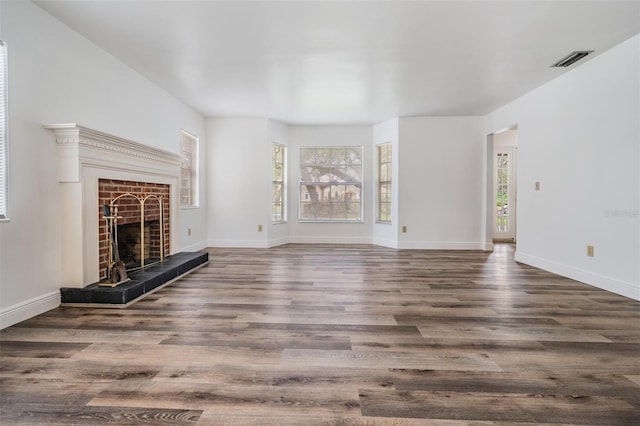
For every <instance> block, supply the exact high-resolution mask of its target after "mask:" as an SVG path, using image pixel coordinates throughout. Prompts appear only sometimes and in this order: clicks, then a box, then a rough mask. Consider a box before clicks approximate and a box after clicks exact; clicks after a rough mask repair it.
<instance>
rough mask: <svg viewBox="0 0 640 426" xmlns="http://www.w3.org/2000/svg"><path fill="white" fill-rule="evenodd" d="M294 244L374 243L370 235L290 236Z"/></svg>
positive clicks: (290, 240)
mask: <svg viewBox="0 0 640 426" xmlns="http://www.w3.org/2000/svg"><path fill="white" fill-rule="evenodd" d="M289 242H290V243H292V244H373V242H372V240H371V238H370V237H343V236H329V237H316V236H300V237H289Z"/></svg>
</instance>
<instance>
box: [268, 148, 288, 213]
mask: <svg viewBox="0 0 640 426" xmlns="http://www.w3.org/2000/svg"><path fill="white" fill-rule="evenodd" d="M286 160H287V147H286V146H284V145H280V144H277V143H274V144H273V152H272V157H271V161H272V171H271V179H272V183H271V221H272V222H274V223H280V222H285V221H286V220H287V213H286V212H287V209H286V185H285V183H286V179H287V177H286V175H287V173H286Z"/></svg>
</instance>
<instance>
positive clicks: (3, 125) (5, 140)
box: [0, 40, 10, 222]
mask: <svg viewBox="0 0 640 426" xmlns="http://www.w3.org/2000/svg"><path fill="white" fill-rule="evenodd" d="M8 61H9V55H8V49H7V42H6V41H4V40H0V222H8V221H9V219H10V210H9V81H8V80H9V65H8Z"/></svg>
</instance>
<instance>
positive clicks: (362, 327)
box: [0, 245, 640, 425]
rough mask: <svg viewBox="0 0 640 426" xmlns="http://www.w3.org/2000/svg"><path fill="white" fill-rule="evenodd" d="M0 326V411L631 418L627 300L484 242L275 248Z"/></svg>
mask: <svg viewBox="0 0 640 426" xmlns="http://www.w3.org/2000/svg"><path fill="white" fill-rule="evenodd" d="M210 256H211V261H210V263H209V265H208V266H205V267H203V268H201V269H199V270H198V271H196V272H194V273H192V274H191V275H189V276H187V277H185V278H183V279H181V280H179V281H177V282H175V283H173V284H171V285H170V286H168V287H165V288H163V289H161V290H159V291H157V292H155V293H153V294H151V295H149V296H148V297H146V298H145V299H143V300H141V301H139V302H138V303H136V304H134V305H133V306H131V307H129V308H127V309H125V310H114V309H87V308H69V307H65V308H58V309H55V310H52V311H50V312H48V313H46V314H43V315H40V316H38V317H35V318H32V319H30V320H28V321H25V322H23V323H20V324H17V325H15V326H13V327H10V328H7V329H5V330H3V331H2V332H0V345H1V346H0V386H1V387H0V391H1V404H0V422H2V424H4V425H14V424H15V425H18V424H20V425H23V424H47V425H57V424H64V425H67V424H77V425H98V424H117V425H126V424H143V423H144V424H163V423H165V424H201V425H209V424H211V425H224V424H231V425H249V424H261V425H270V424H284V425H290V424H293V425H316V424H318V425H333V424H336V425H404V424H408V425H425V424H444V425H451V424H514V423H518V422H522V423H532V424H547V423H549V424H551V423H562V424H589V425H592V424H598V425H638V424H640V303H638V302H635V301H632V300H630V299H626V298H624V297H621V296H617V295H614V294H611V293H607V292H605V291H602V290H598V289H596V288H593V287H590V286H588V285H585V284H581V283H578V282H575V281H572V280H569V279H566V278H562V277H558V276H556V275H553V274H550V273H547V272H544V271H541V270H538V269H535V268H532V267H529V266H526V265H520V264H517V263H515V262H514V261H513V248H512V247H511V246H509V245H499V246H497V248H496V251H495V252H494V253H484V252H470V251H465V252H462V251H422V250H407V251H404V250H392V249H386V248H381V247H376V246H329V245H287V246H283V247H278V248H273V249H268V250H267V249H211V250H210Z"/></svg>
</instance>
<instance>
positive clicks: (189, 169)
mask: <svg viewBox="0 0 640 426" xmlns="http://www.w3.org/2000/svg"><path fill="white" fill-rule="evenodd" d="M180 151H181V154H182V163H181V165H180V173H181V176H180V205H181V206H182V207H187V208H189V207H198V206H199V205H200V197H199V190H198V189H199V188H198V186H199V185H198V183H199V172H198V137H197V136H194V135H192V134H190V133H187V132H185V131H184V130H183V131H182V132H181V136H180Z"/></svg>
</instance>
